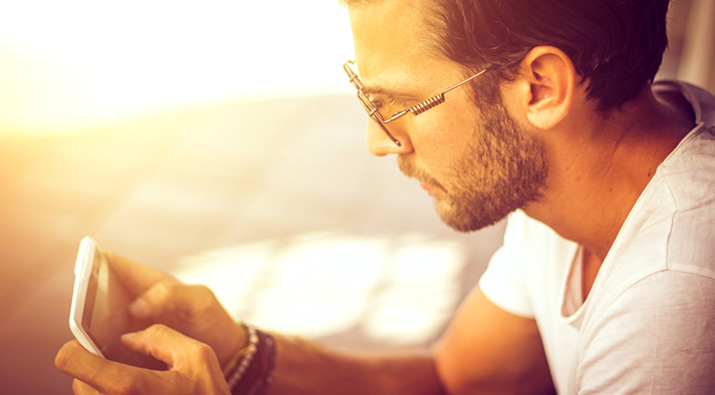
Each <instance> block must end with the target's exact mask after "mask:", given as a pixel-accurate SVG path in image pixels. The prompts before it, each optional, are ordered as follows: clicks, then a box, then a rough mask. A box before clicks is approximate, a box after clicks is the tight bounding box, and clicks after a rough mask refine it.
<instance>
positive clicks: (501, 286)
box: [479, 211, 534, 318]
mask: <svg viewBox="0 0 715 395" xmlns="http://www.w3.org/2000/svg"><path fill="white" fill-rule="evenodd" d="M528 222H529V219H528V218H527V217H526V215H525V214H524V213H523V212H521V211H516V212H514V213H512V214H511V215H510V216H509V219H508V222H507V226H506V231H505V233H504V244H503V245H502V246H501V247H500V248H499V249H498V250H497V251H496V252H495V253H494V255H493V256H492V258H491V259H490V260H489V265H488V266H487V269H486V271H485V272H484V274H483V275H482V277H481V278H480V279H479V288H480V289H481V291H482V293H483V294H484V296H486V297H487V299H489V300H490V301H491V302H492V303H494V304H496V305H497V306H499V307H500V308H501V309H503V310H505V311H508V312H510V313H512V314H515V315H518V316H521V317H526V318H533V317H534V312H533V309H532V305H531V300H530V297H529V293H528V291H527V289H526V283H525V281H524V274H525V272H524V270H523V268H522V265H523V264H524V262H523V259H522V257H521V256H520V255H521V253H522V251H524V249H525V248H526V247H527V246H526V245H525V244H526V242H527V241H528V240H529V239H528V235H527V233H528V232H529V230H528V228H529V226H528Z"/></svg>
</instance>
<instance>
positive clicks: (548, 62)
mask: <svg viewBox="0 0 715 395" xmlns="http://www.w3.org/2000/svg"><path fill="white" fill-rule="evenodd" d="M521 66H522V72H523V78H525V81H524V82H525V83H526V84H528V85H529V93H528V97H525V98H524V99H525V100H524V102H523V105H524V107H525V113H526V118H527V120H528V121H529V122H530V123H531V124H532V125H533V126H534V127H536V128H538V129H551V128H553V127H554V126H556V125H557V124H559V123H560V122H561V121H562V120H563V119H564V118H565V117H566V116H567V115H568V113H569V110H570V108H571V103H572V100H573V96H574V89H575V80H576V72H575V70H574V67H573V63H572V62H571V59H570V58H569V57H568V56H567V55H566V54H565V53H564V52H563V51H561V50H560V49H558V48H555V47H546V46H542V47H535V48H534V49H532V50H531V51H530V52H529V53H528V54H527V55H526V57H524V59H523V60H522V64H521Z"/></svg>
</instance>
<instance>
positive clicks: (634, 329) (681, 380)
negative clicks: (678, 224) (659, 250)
mask: <svg viewBox="0 0 715 395" xmlns="http://www.w3.org/2000/svg"><path fill="white" fill-rule="evenodd" d="M582 335H583V338H582V341H583V343H584V347H583V348H582V351H581V352H582V355H580V356H579V357H580V360H581V362H580V364H579V367H578V370H577V388H579V392H578V393H579V394H581V395H585V394H612V393H628V394H712V393H713V391H715V279H713V278H712V277H708V276H702V275H698V274H693V273H688V272H681V271H673V270H664V271H661V272H657V273H655V274H652V275H650V276H648V277H646V278H644V279H642V280H640V281H639V282H637V283H635V284H634V285H632V286H631V287H629V288H628V289H627V290H625V291H624V292H623V293H621V294H620V295H619V296H618V297H617V298H615V300H614V301H613V303H611V304H610V305H609V306H608V308H607V309H606V310H605V312H604V314H603V315H601V316H599V318H598V321H597V322H595V323H594V325H593V326H591V329H590V330H589V331H588V332H586V333H583V334H582Z"/></svg>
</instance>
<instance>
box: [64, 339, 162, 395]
mask: <svg viewBox="0 0 715 395" xmlns="http://www.w3.org/2000/svg"><path fill="white" fill-rule="evenodd" d="M55 366H56V367H57V369H59V370H60V371H62V372H64V373H66V374H68V375H70V376H72V377H75V378H76V379H78V380H79V381H81V382H82V383H81V384H77V383H73V389H75V391H77V389H78V390H79V391H86V392H79V393H89V394H92V393H106V394H110V393H127V389H128V388H136V387H137V384H141V383H144V382H146V377H145V376H146V375H147V372H150V371H147V370H145V369H140V368H135V367H133V366H129V365H124V364H121V363H118V362H113V361H110V360H107V359H104V358H102V357H100V356H98V355H94V354H92V353H90V352H89V351H87V350H85V349H84V348H83V347H82V346H81V345H80V344H79V342H78V341H76V340H72V341H69V342H67V343H65V344H64V346H62V348H60V351H59V352H58V353H57V356H56V357H55ZM88 386H89V387H90V388H91V389H93V390H95V392H91V391H90V388H87V387H88Z"/></svg>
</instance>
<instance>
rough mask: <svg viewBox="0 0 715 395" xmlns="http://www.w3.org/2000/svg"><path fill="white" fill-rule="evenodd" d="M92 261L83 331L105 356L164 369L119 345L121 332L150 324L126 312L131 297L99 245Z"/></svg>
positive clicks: (136, 364)
mask: <svg viewBox="0 0 715 395" xmlns="http://www.w3.org/2000/svg"><path fill="white" fill-rule="evenodd" d="M93 260H94V262H93V265H92V272H91V275H90V276H89V281H88V283H87V293H86V297H85V305H84V312H83V314H82V323H81V325H82V328H83V329H84V332H85V333H86V334H87V336H89V338H90V339H91V340H92V342H93V343H94V344H95V345H96V346H97V348H98V349H99V350H100V351H101V353H102V355H103V356H104V357H105V358H107V359H111V360H113V361H117V362H122V363H125V364H128V365H134V366H139V367H146V368H151V369H166V364H164V363H162V362H160V361H158V360H156V359H154V358H152V357H149V356H147V355H144V354H139V353H136V352H133V351H131V350H129V349H127V348H126V347H124V345H122V343H121V340H120V337H121V335H123V334H125V333H129V332H135V331H139V330H142V329H145V328H146V327H147V326H149V325H150V323H149V322H147V321H140V320H137V319H135V318H134V317H133V316H132V315H131V314H130V313H129V304H130V303H131V302H132V301H133V300H134V298H133V296H132V295H131V294H130V293H129V291H128V290H127V288H126V286H125V285H124V284H123V283H122V281H121V279H120V277H119V276H118V275H117V273H116V271H115V270H114V268H113V267H112V266H111V265H110V264H109V262H108V261H107V258H106V257H105V256H104V254H102V251H101V250H100V249H99V248H95V249H94V258H93Z"/></svg>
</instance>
